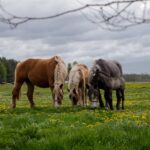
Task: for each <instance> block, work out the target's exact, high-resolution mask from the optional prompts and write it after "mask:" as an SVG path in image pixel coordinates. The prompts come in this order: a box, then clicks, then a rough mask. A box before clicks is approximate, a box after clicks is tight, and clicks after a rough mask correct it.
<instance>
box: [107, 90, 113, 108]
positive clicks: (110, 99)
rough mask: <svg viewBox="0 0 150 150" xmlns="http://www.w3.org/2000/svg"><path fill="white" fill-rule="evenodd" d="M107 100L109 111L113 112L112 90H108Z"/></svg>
mask: <svg viewBox="0 0 150 150" xmlns="http://www.w3.org/2000/svg"><path fill="white" fill-rule="evenodd" d="M108 99H109V106H110V109H111V110H113V109H114V108H113V102H112V90H109V92H108Z"/></svg>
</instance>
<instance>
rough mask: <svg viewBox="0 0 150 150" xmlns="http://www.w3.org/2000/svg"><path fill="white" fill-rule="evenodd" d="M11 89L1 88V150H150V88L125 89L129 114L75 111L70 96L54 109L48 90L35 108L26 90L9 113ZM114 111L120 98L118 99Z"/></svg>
mask: <svg viewBox="0 0 150 150" xmlns="http://www.w3.org/2000/svg"><path fill="white" fill-rule="evenodd" d="M11 90H12V85H0V149H2V150H32V149H34V150H66V149H67V150H80V149H81V150H150V83H128V84H127V85H126V91H125V93H126V101H125V110H124V111H122V110H120V111H116V110H114V111H110V110H109V111H108V110H105V109H96V110H91V109H90V107H87V108H82V107H71V105H70V104H71V103H70V101H69V98H68V95H67V91H66V90H65V97H64V101H63V105H62V107H61V108H58V109H55V108H53V107H52V99H51V95H50V90H49V89H40V88H36V89H35V93H34V99H35V104H36V108H34V109H30V108H29V103H28V100H27V97H26V86H24V87H23V88H22V91H21V98H20V100H19V101H17V108H16V109H15V110H12V109H10V103H11ZM113 99H114V100H113V102H114V106H115V103H116V98H115V94H114V98H113Z"/></svg>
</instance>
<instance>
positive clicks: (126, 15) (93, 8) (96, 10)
mask: <svg viewBox="0 0 150 150" xmlns="http://www.w3.org/2000/svg"><path fill="white" fill-rule="evenodd" d="M103 2H104V1H103ZM149 2H150V0H112V1H109V2H108V1H106V2H105V3H102V1H101V2H99V3H94V4H83V3H80V4H81V6H80V7H78V8H75V9H70V10H66V11H64V12H61V13H58V14H54V15H48V16H43V17H30V16H19V15H15V14H12V13H10V12H9V11H8V10H6V9H5V8H4V7H3V5H2V3H1V2H0V22H2V23H5V24H8V25H10V27H11V28H16V27H17V26H18V25H20V24H23V23H26V22H29V21H34V20H47V19H53V18H57V17H61V16H63V15H67V14H71V13H75V12H79V11H80V12H81V14H82V15H83V16H84V17H85V18H86V19H87V20H89V21H90V22H92V23H94V24H97V25H98V26H100V27H101V28H103V29H106V30H111V31H113V30H114V31H120V30H124V29H126V28H128V27H131V26H135V25H139V24H143V23H150V18H148V17H147V16H148V15H149V14H148V13H149V12H148V11H149V9H150V7H148V6H149ZM141 5H142V6H143V8H141ZM136 7H140V9H139V8H136ZM139 11H140V12H139Z"/></svg>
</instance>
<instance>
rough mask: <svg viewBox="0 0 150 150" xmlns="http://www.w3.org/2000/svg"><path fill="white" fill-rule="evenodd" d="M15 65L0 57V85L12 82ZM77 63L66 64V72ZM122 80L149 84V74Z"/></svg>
mask: <svg viewBox="0 0 150 150" xmlns="http://www.w3.org/2000/svg"><path fill="white" fill-rule="evenodd" d="M17 63H18V61H17V60H14V59H7V58H5V57H0V84H2V83H13V82H14V72H15V68H16V65H17ZM77 63H78V62H77V61H74V62H73V63H68V64H67V68H68V72H70V70H71V68H72V67H73V66H74V65H75V64H77ZM124 78H125V80H126V81H127V82H150V74H124Z"/></svg>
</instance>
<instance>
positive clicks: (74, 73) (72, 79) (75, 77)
mask: <svg viewBox="0 0 150 150" xmlns="http://www.w3.org/2000/svg"><path fill="white" fill-rule="evenodd" d="M79 76H80V70H79V67H78V65H75V66H74V67H73V68H72V69H71V71H70V74H69V84H68V85H69V87H68V88H69V89H70V88H77V87H78V85H79V82H80V81H79V80H80V78H79Z"/></svg>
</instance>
